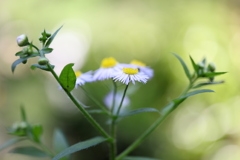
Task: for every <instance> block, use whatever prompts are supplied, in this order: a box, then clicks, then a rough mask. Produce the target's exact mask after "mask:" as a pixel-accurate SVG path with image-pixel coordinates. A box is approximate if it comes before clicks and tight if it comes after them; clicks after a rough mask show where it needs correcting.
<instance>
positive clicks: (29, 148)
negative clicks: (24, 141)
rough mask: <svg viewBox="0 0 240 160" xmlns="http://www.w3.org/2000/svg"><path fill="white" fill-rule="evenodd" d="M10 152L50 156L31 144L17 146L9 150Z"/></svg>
mask: <svg viewBox="0 0 240 160" xmlns="http://www.w3.org/2000/svg"><path fill="white" fill-rule="evenodd" d="M10 153H15V154H23V155H28V156H33V157H50V156H49V155H48V154H47V153H45V152H44V151H42V150H40V149H38V148H36V147H33V146H27V147H17V148H14V149H12V150H10Z"/></svg>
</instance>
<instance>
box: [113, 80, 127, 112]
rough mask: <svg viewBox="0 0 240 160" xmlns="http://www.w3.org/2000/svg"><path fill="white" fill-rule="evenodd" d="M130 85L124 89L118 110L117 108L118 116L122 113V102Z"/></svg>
mask: <svg viewBox="0 0 240 160" xmlns="http://www.w3.org/2000/svg"><path fill="white" fill-rule="evenodd" d="M128 86H129V84H127V85H126V88H125V90H124V92H123V96H122V99H121V102H120V105H119V107H118V110H117V114H116V115H117V116H118V115H119V113H120V110H121V107H122V104H123V100H124V98H125V95H126V93H127V89H128Z"/></svg>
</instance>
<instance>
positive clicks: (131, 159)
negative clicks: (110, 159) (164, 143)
mask: <svg viewBox="0 0 240 160" xmlns="http://www.w3.org/2000/svg"><path fill="white" fill-rule="evenodd" d="M122 160H159V159H156V158H148V157H134V156H128V157H125V158H123V159H122Z"/></svg>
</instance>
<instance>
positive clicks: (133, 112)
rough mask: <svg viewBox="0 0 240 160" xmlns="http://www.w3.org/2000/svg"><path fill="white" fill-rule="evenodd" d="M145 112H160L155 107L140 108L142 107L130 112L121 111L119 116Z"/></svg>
mask: <svg viewBox="0 0 240 160" xmlns="http://www.w3.org/2000/svg"><path fill="white" fill-rule="evenodd" d="M144 112H158V113H159V111H158V110H157V109H155V108H140V109H136V110H132V111H129V112H124V113H121V114H120V115H119V116H120V117H127V116H132V115H135V114H139V113H144Z"/></svg>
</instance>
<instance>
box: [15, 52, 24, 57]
mask: <svg viewBox="0 0 240 160" xmlns="http://www.w3.org/2000/svg"><path fill="white" fill-rule="evenodd" d="M22 54H24V53H23V51H19V52H17V53H16V54H15V56H20V55H22Z"/></svg>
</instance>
